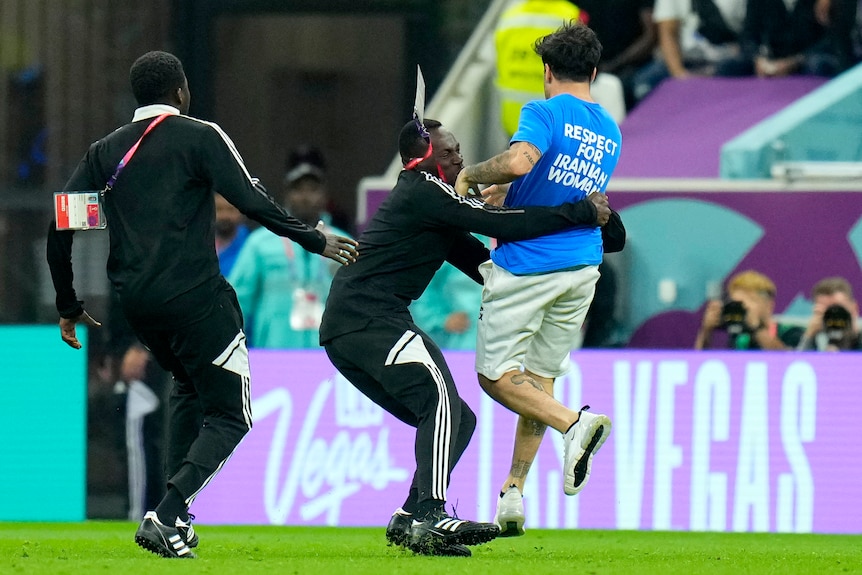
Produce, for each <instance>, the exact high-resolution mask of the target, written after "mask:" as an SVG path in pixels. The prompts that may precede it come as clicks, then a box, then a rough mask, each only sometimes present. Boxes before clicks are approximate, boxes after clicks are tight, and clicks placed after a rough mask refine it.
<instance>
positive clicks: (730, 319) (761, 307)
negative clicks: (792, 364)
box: [694, 270, 802, 350]
mask: <svg viewBox="0 0 862 575" xmlns="http://www.w3.org/2000/svg"><path fill="white" fill-rule="evenodd" d="M775 294H776V289H775V284H774V283H773V282H772V280H771V279H769V278H768V277H766V276H765V275H763V274H761V273H759V272H756V271H752V270H748V271H744V272H740V273H738V274H736V275H734V276H733V277H731V278H730V280H729V281H728V282H727V299H726V300H725V301H724V302H722V301H720V300H713V301H710V302H709V303H707V305H706V310H705V311H704V314H703V320H702V322H701V326H700V330H699V331H698V332H697V340H695V343H694V348H695V349H709V348H710V344H711V341H712V335H713V332H715V331H716V330H724V331H725V332H726V333H727V340H728V341H727V347H728V349H736V350H792V349H795V348H796V346H797V345H798V344H799V340H800V338H801V336H802V328H799V327H794V326H787V325H782V324H779V323H777V322H776V321H775V319H774V318H773V317H772V315H773V312H774V309H775Z"/></svg>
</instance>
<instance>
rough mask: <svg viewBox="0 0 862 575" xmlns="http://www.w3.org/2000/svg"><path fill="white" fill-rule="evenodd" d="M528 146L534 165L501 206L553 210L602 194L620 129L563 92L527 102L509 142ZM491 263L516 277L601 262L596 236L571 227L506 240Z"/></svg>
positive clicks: (615, 155) (614, 159) (588, 104)
mask: <svg viewBox="0 0 862 575" xmlns="http://www.w3.org/2000/svg"><path fill="white" fill-rule="evenodd" d="M514 142H528V143H530V144H532V145H534V146H536V148H538V149H539V151H540V152H541V153H542V157H541V158H540V159H539V162H538V163H537V164H536V165H535V166H533V169H532V170H530V172H529V173H527V174H525V175H524V176H522V177H520V178H518V179H517V180H515V181H514V182H512V185H511V186H510V187H509V193H508V195H507V196H506V205H507V206H512V207H516V206H558V205H560V204H562V203H565V202H578V201H580V200H582V199H584V198H585V197H586V196H587V195H588V194H590V193H593V192H596V193H604V191H605V189H606V188H607V186H608V180H610V177H611V174H612V173H613V171H614V168H615V167H616V165H617V160H618V159H619V157H620V146H621V143H622V135H621V134H620V128H619V126H617V124H616V122H614V120H613V118H611V116H610V114H608V113H607V111H605V109H604V108H602V107H601V106H600V105H599V104H596V103H593V102H586V101H584V100H581V99H579V98H576V97H574V96H572V95H569V94H560V95H558V96H554V97H553V98H551V99H549V100H535V101H533V102H529V103H528V104H527V105H525V106H524V107H523V109H522V110H521V119H520V122H519V124H518V131H517V132H516V133H515V135H514V136H512V143H514ZM491 259H492V260H494V263H496V264H497V265H499V266H501V267H503V268H505V269H507V270H509V271H510V272H511V273H513V274H516V275H526V274H534V273H547V272H552V271H557V270H564V269H569V268H574V267H576V266H581V265H598V264H600V263H601V262H602V233H601V230H600V229H599V228H597V227H594V226H589V227H581V228H572V229H568V230H564V231H561V232H557V233H554V234H550V235H547V236H542V237H540V238H535V239H532V240H523V241H519V242H506V243H504V244H502V245H501V246H500V247H498V248H497V249H495V250H494V251H493V252H492V254H491Z"/></svg>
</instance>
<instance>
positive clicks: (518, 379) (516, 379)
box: [512, 373, 545, 392]
mask: <svg viewBox="0 0 862 575" xmlns="http://www.w3.org/2000/svg"><path fill="white" fill-rule="evenodd" d="M525 382H526V383H529V384H530V385H532V386H533V387H535V388H536V389H538V390H539V391H542V392H544V391H545V388H544V387H542V384H540V383H539V382H538V381H536V380H535V379H533V378H532V377H530V376H529V375H524V374H523V373H518V374H516V375H513V376H512V383H513V384H515V385H521V384H522V383H525Z"/></svg>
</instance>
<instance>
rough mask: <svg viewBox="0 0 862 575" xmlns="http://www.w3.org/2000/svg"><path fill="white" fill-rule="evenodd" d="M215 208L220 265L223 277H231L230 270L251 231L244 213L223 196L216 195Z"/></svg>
mask: <svg viewBox="0 0 862 575" xmlns="http://www.w3.org/2000/svg"><path fill="white" fill-rule="evenodd" d="M215 206H216V225H215V242H216V253H218V265H219V269H220V270H221V275H223V276H225V277H227V276H228V275H230V270H231V269H233V264H234V263H235V262H236V257H237V256H238V255H239V251H240V249H242V246H243V244H244V243H245V240H246V239H247V238H248V234H249V229H248V226H247V225H246V223H245V216H244V215H242V212H241V211H239V210H238V209H236V208H235V207H234V206H233V205H232V204H231V203H230V202H229V201H227V200H226V199H225V198H224V196H222V195H221V194H215Z"/></svg>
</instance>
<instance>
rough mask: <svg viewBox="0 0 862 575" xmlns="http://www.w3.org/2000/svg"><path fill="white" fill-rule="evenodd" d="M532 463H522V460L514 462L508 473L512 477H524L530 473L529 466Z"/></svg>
mask: <svg viewBox="0 0 862 575" xmlns="http://www.w3.org/2000/svg"><path fill="white" fill-rule="evenodd" d="M532 464H533V462H532V461H524V460H523V459H522V460H520V461H515V462H514V463H512V468H511V469H510V471H509V472H510V473H511V474H512V477H517V478H521V477H526V476H527V473H528V472H529V471H530V465H532Z"/></svg>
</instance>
